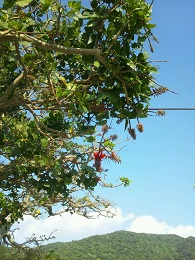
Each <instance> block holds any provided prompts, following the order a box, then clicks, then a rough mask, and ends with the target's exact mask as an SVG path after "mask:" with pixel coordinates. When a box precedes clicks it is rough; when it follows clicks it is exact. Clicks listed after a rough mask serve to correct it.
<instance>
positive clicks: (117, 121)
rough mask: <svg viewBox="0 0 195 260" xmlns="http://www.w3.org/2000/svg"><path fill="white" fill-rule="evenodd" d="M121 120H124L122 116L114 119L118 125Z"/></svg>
mask: <svg viewBox="0 0 195 260" xmlns="http://www.w3.org/2000/svg"><path fill="white" fill-rule="evenodd" d="M123 120H124V118H119V119H117V120H116V123H117V124H118V125H119V124H120V123H122V122H123Z"/></svg>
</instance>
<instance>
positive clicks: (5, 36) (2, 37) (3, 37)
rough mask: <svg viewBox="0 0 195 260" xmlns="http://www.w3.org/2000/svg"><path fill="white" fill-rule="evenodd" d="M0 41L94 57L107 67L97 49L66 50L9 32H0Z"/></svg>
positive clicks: (24, 35)
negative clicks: (19, 42)
mask: <svg viewBox="0 0 195 260" xmlns="http://www.w3.org/2000/svg"><path fill="white" fill-rule="evenodd" d="M0 41H1V42H10V41H11V42H17V41H27V42H30V43H32V44H33V45H34V46H36V47H37V48H39V49H44V50H50V51H58V52H62V53H64V54H80V55H91V56H94V57H96V58H97V59H98V60H99V61H100V62H101V63H102V64H104V65H105V66H106V67H108V64H107V62H106V60H105V59H104V57H102V56H101V53H100V50H99V49H83V48H66V47H64V46H62V45H57V44H52V43H46V42H44V41H41V40H38V39H36V38H35V37H32V36H29V35H27V34H23V33H20V34H19V33H18V32H9V33H5V31H1V32H0Z"/></svg>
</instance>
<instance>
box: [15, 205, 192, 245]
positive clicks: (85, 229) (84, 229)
mask: <svg viewBox="0 0 195 260" xmlns="http://www.w3.org/2000/svg"><path fill="white" fill-rule="evenodd" d="M19 228H20V230H18V231H16V232H15V233H14V235H15V239H16V241H17V242H20V243H21V242H24V238H28V237H30V236H31V235H32V234H33V233H34V234H36V236H37V237H39V236H40V235H46V236H49V235H50V234H51V233H52V232H53V231H54V230H57V231H56V232H54V236H55V237H56V239H55V240H50V241H49V242H50V243H52V242H56V241H60V242H67V241H72V240H78V239H82V238H84V237H88V236H92V235H100V234H106V233H110V232H114V231H117V230H128V231H132V232H137V233H154V234H176V235H179V236H182V237H188V236H194V237H195V226H184V225H179V226H175V227H174V226H170V225H168V224H167V223H166V222H164V221H160V220H158V219H156V218H154V217H153V216H137V217H136V216H135V215H134V214H132V213H129V214H126V215H125V214H123V213H122V211H121V209H120V208H117V215H116V216H115V217H114V218H104V217H100V218H97V219H86V218H84V217H81V216H79V215H76V214H75V215H73V216H71V215H70V214H68V213H65V214H63V215H62V217H61V216H55V217H50V218H47V219H41V220H35V219H34V218H32V217H30V216H25V217H24V221H22V222H21V223H20V225H19Z"/></svg>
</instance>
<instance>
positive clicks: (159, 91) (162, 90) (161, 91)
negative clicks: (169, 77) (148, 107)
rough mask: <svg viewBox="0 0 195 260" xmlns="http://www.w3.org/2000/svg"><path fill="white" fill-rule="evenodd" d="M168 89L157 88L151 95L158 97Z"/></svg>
mask: <svg viewBox="0 0 195 260" xmlns="http://www.w3.org/2000/svg"><path fill="white" fill-rule="evenodd" d="M168 90H169V89H168V88H166V87H159V88H155V89H153V95H154V96H156V97H158V96H160V95H162V94H164V93H165V92H166V91H168Z"/></svg>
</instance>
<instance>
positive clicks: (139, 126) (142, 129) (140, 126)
mask: <svg viewBox="0 0 195 260" xmlns="http://www.w3.org/2000/svg"><path fill="white" fill-rule="evenodd" d="M137 130H138V131H139V132H140V133H143V131H144V125H143V124H141V123H139V124H138V125H137Z"/></svg>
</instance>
